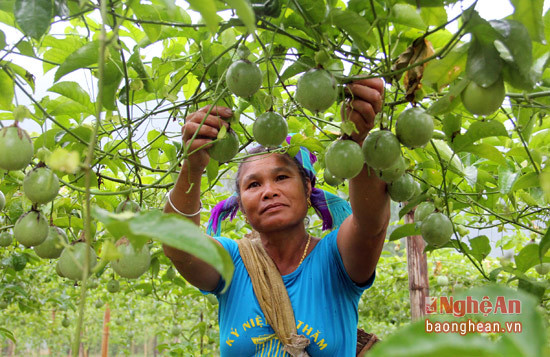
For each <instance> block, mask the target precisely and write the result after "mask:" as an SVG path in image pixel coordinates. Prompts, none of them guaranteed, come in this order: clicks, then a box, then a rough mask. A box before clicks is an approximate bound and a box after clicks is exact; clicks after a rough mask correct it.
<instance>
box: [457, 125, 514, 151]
mask: <svg viewBox="0 0 550 357" xmlns="http://www.w3.org/2000/svg"><path fill="white" fill-rule="evenodd" d="M491 136H506V137H508V131H506V128H505V127H504V125H503V124H502V123H501V122H499V121H497V120H487V121H476V122H474V123H472V125H470V127H469V128H468V131H467V132H466V133H465V134H464V135H457V136H456V137H455V139H454V140H453V141H452V147H453V148H454V150H455V151H456V152H459V151H462V150H463V149H464V148H465V147H467V146H469V145H471V144H473V143H475V142H476V141H478V140H479V139H483V138H487V137H491Z"/></svg>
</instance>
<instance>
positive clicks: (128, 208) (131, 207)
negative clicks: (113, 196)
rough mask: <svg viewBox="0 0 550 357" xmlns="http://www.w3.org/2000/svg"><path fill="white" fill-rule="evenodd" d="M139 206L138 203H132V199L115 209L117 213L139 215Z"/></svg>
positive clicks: (121, 203)
mask: <svg viewBox="0 0 550 357" xmlns="http://www.w3.org/2000/svg"><path fill="white" fill-rule="evenodd" d="M140 209H141V208H140V207H139V204H138V203H137V202H136V201H132V200H131V199H129V198H128V199H126V200H124V201H122V202H120V203H119V204H118V206H117V207H116V208H115V212H116V213H122V212H133V213H137V212H139V211H140Z"/></svg>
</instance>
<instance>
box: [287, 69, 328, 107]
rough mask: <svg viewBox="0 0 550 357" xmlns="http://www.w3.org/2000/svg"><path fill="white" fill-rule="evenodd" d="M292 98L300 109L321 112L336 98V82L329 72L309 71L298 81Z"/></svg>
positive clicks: (320, 70) (322, 70)
mask: <svg viewBox="0 0 550 357" xmlns="http://www.w3.org/2000/svg"><path fill="white" fill-rule="evenodd" d="M294 97H295V98H296V101H297V102H298V103H299V104H300V105H301V106H302V107H304V108H306V109H308V110H310V111H312V112H323V111H325V110H327V109H328V108H330V106H331V105H332V103H334V101H335V100H336V98H337V97H338V87H337V85H336V80H335V79H334V76H333V75H332V74H331V73H330V72H329V71H326V70H324V69H311V70H309V71H307V72H306V73H304V74H303V75H302V76H301V77H300V79H299V80H298V83H297V85H296V94H295V95H294Z"/></svg>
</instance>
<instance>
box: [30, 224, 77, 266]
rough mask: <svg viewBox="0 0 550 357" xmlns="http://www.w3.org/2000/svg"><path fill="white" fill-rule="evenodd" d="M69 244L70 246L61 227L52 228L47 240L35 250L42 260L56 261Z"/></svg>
mask: <svg viewBox="0 0 550 357" xmlns="http://www.w3.org/2000/svg"><path fill="white" fill-rule="evenodd" d="M67 244H69V240H68V239H67V234H66V233H65V231H64V230H62V229H61V228H59V227H56V226H50V228H49V230H48V236H47V237H46V240H45V241H44V242H42V243H41V244H39V245H37V246H35V247H34V248H33V249H34V252H35V253H36V255H38V256H39V257H40V258H43V259H56V258H59V256H60V255H61V252H63V249H64V248H65V246H66V245H67Z"/></svg>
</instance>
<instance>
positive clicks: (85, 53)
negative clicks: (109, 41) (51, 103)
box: [54, 41, 99, 82]
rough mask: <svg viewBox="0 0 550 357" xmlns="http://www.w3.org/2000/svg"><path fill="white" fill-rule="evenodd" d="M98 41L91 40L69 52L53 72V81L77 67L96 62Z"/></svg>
mask: <svg viewBox="0 0 550 357" xmlns="http://www.w3.org/2000/svg"><path fill="white" fill-rule="evenodd" d="M98 53H99V41H91V42H88V43H87V44H85V45H84V46H82V47H80V48H79V49H77V50H76V51H74V52H73V53H71V54H70V55H69V56H68V57H67V58H66V59H65V61H64V62H63V63H62V64H61V65H60V66H59V68H58V69H57V71H56V72H55V77H54V81H55V82H57V81H58V80H59V79H60V78H61V77H63V76H64V75H66V74H69V73H71V72H72V71H75V70H77V69H79V68H85V67H88V66H91V65H93V64H95V63H97V61H98V59H99V55H98Z"/></svg>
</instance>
